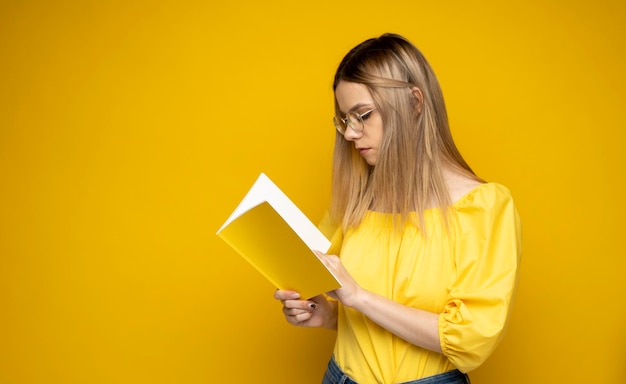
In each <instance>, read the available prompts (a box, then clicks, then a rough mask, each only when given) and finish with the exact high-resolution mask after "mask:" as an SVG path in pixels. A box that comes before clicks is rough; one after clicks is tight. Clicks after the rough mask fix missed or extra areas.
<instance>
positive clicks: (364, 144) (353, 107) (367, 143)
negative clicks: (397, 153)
mask: <svg viewBox="0 0 626 384" xmlns="http://www.w3.org/2000/svg"><path fill="white" fill-rule="evenodd" d="M335 98H336V99H337V104H338V105H339V110H340V111H341V116H338V117H340V118H342V119H343V118H345V117H346V114H347V113H349V112H356V113H357V114H359V115H361V114H363V113H364V112H367V111H369V110H371V109H372V108H375V106H374V100H373V99H372V95H371V94H370V92H369V90H368V89H367V87H366V86H365V85H363V84H359V83H351V82H347V81H340V82H339V84H338V85H337V88H336V89H335ZM362 120H363V132H358V131H355V130H354V129H352V128H350V127H348V128H347V129H346V131H345V133H344V135H343V137H344V138H345V139H346V140H347V141H351V142H353V143H354V146H355V148H356V149H357V150H358V151H359V153H360V154H361V156H363V158H364V159H365V161H366V162H367V163H368V164H369V165H376V159H377V158H378V153H379V148H380V144H381V143H382V140H383V121H382V118H381V116H380V112H379V111H378V110H376V109H375V110H373V111H372V112H371V113H366V114H364V115H363V118H362ZM355 123H356V124H359V123H360V122H358V121H355Z"/></svg>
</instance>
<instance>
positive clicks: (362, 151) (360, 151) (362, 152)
mask: <svg viewBox="0 0 626 384" xmlns="http://www.w3.org/2000/svg"><path fill="white" fill-rule="evenodd" d="M357 149H358V150H359V153H360V154H361V155H365V154H366V153H367V152H369V150H370V149H371V148H357Z"/></svg>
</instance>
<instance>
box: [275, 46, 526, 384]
mask: <svg viewBox="0 0 626 384" xmlns="http://www.w3.org/2000/svg"><path fill="white" fill-rule="evenodd" d="M333 88H334V91H335V111H336V117H335V118H334V123H335V127H336V128H337V135H336V141H335V152H334V161H333V178H332V200H331V206H330V209H329V214H328V215H327V217H325V219H324V222H323V223H322V224H321V225H320V227H321V228H322V230H323V231H324V232H325V233H326V234H327V236H329V238H330V239H331V241H332V242H333V246H332V247H331V250H330V251H329V252H328V253H329V254H328V255H325V254H321V253H319V254H318V256H319V257H320V259H321V260H322V261H323V262H324V264H325V265H326V266H327V267H328V268H329V269H330V270H332V271H333V273H334V274H335V275H336V276H337V277H338V278H339V280H340V281H341V282H342V288H340V289H337V290H335V291H332V292H328V293H327V295H320V296H317V297H314V298H311V299H308V300H304V299H305V298H301V297H300V296H299V294H298V293H297V292H291V291H282V290H279V291H276V293H275V295H274V297H275V298H276V299H278V300H280V301H281V302H282V304H283V312H284V314H285V316H286V318H287V321H288V322H289V323H291V324H293V325H298V326H308V327H326V328H331V329H337V340H336V343H335V347H334V352H333V356H332V358H331V360H330V362H329V366H328V370H327V372H326V374H325V377H324V381H323V382H324V383H338V382H342V383H344V382H345V383H355V382H356V383H385V384H387V383H469V378H468V376H467V375H466V372H468V371H470V370H472V369H475V368H477V367H478V366H479V365H481V364H482V363H483V362H484V361H485V359H486V358H487V357H488V356H489V355H490V354H491V352H492V351H493V350H494V349H495V347H496V345H497V344H498V342H499V340H500V338H501V336H502V334H503V331H504V329H505V327H506V324H507V319H508V316H509V312H510V308H511V302H512V299H513V296H514V293H515V289H516V286H517V281H518V267H519V260H520V252H521V241H520V224H519V219H518V215H517V211H516V209H515V206H514V203H513V201H512V199H511V195H510V193H509V191H508V190H507V189H506V188H505V187H503V186H501V185H499V184H496V183H485V182H483V181H482V180H481V179H480V178H478V177H477V176H476V175H475V174H474V172H473V171H472V170H471V168H470V167H469V166H468V164H467V163H466V162H465V161H464V160H463V158H462V157H461V154H460V153H459V151H458V149H457V148H456V146H455V144H454V142H453V140H452V136H451V134H450V130H449V126H448V119H447V114H446V108H445V105H444V101H443V96H442V93H441V90H440V87H439V84H438V82H437V79H436V77H435V75H434V73H433V71H432V69H431V67H430V65H429V64H428V63H427V61H426V59H425V58H424V57H423V56H422V54H421V53H420V52H419V51H418V49H417V48H415V47H414V46H413V45H412V44H411V43H410V42H409V41H407V40H406V39H404V38H403V37H401V36H398V35H393V34H385V35H382V36H380V37H379V38H374V39H369V40H366V41H365V42H363V43H361V44H359V45H358V46H356V47H355V48H354V49H352V50H351V51H350V52H349V53H348V54H347V55H346V56H345V57H344V59H343V60H342V62H341V64H340V65H339V68H338V69H337V73H336V75H335V81H334V85H333ZM335 255H338V256H335ZM341 380H344V381H341Z"/></svg>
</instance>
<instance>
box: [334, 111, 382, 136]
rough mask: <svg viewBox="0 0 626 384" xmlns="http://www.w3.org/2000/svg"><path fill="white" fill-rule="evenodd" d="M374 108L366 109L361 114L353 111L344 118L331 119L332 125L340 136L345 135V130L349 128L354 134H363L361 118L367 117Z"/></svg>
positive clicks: (363, 123) (363, 125) (363, 126)
mask: <svg viewBox="0 0 626 384" xmlns="http://www.w3.org/2000/svg"><path fill="white" fill-rule="evenodd" d="M375 109H376V108H371V109H368V110H367V111H365V112H363V113H357V112H355V111H350V112H348V113H347V114H346V117H345V118H343V119H342V118H341V117H338V116H334V117H333V124H334V125H335V128H336V129H337V132H339V133H340V134H342V135H345V134H346V130H347V129H348V127H350V128H351V129H352V130H353V131H354V132H356V133H358V134H363V131H364V130H365V122H364V121H363V116H367V115H369V114H370V113H372V112H373V111H374V110H375Z"/></svg>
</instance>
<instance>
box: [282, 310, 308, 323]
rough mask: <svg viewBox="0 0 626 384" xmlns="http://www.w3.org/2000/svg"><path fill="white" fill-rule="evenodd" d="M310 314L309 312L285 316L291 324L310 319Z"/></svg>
mask: <svg viewBox="0 0 626 384" xmlns="http://www.w3.org/2000/svg"><path fill="white" fill-rule="evenodd" d="M311 317H312V314H311V313H309V312H305V313H300V314H297V315H294V316H287V321H288V322H289V323H290V324H293V325H300V324H302V323H304V322H306V321H308V320H311Z"/></svg>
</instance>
